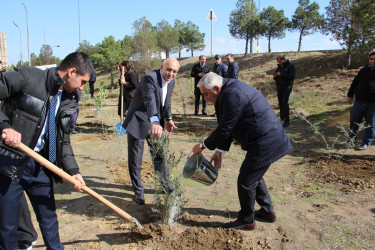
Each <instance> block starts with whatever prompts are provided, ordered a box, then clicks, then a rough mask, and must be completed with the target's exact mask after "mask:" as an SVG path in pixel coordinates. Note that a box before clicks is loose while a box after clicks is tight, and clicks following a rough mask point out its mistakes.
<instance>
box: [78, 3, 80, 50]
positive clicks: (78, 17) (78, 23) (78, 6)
mask: <svg viewBox="0 0 375 250" xmlns="http://www.w3.org/2000/svg"><path fill="white" fill-rule="evenodd" d="M78 35H79V45H81V18H80V14H79V0H78Z"/></svg>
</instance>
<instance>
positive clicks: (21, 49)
mask: <svg viewBox="0 0 375 250" xmlns="http://www.w3.org/2000/svg"><path fill="white" fill-rule="evenodd" d="M13 23H14V25H15V26H16V27H17V28H18V29H19V30H20V54H21V65H23V61H22V34H21V29H20V27H18V25H17V24H16V23H15V22H14V21H13Z"/></svg>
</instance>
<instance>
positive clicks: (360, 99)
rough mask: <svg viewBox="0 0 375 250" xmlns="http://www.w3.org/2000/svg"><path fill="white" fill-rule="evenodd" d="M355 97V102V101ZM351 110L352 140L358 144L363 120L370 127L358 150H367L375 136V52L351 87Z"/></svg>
mask: <svg viewBox="0 0 375 250" xmlns="http://www.w3.org/2000/svg"><path fill="white" fill-rule="evenodd" d="M354 96H355V101H354ZM353 101H354V104H353V107H352V108H351V110H350V133H349V134H350V138H351V140H353V142H354V144H355V143H356V142H357V134H358V128H359V124H360V123H362V120H363V118H364V119H365V121H366V124H367V125H368V127H367V128H366V129H365V133H364V135H363V138H362V143H361V145H360V146H359V147H358V148H357V150H366V149H367V148H368V146H370V144H371V142H372V139H373V138H374V136H375V50H373V51H371V52H370V54H369V64H368V65H367V66H365V67H364V68H362V69H361V70H360V71H359V72H358V74H357V75H356V77H354V80H353V82H352V84H351V85H350V88H349V91H348V102H349V104H352V103H353Z"/></svg>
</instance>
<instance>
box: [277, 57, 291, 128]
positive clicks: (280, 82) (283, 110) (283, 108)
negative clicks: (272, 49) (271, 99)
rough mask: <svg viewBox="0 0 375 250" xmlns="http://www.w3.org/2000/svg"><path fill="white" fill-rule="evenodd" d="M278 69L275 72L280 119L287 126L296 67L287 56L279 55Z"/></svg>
mask: <svg viewBox="0 0 375 250" xmlns="http://www.w3.org/2000/svg"><path fill="white" fill-rule="evenodd" d="M276 62H277V69H276V70H275V72H274V74H273V79H274V80H275V82H276V90H277V99H278V100H279V107H280V119H281V122H282V124H283V127H284V128H286V127H288V126H289V124H290V118H289V96H290V93H291V92H292V88H293V82H294V78H295V77H296V68H295V67H294V65H293V64H292V63H291V62H289V60H287V59H286V58H285V56H280V55H279V56H277V57H276Z"/></svg>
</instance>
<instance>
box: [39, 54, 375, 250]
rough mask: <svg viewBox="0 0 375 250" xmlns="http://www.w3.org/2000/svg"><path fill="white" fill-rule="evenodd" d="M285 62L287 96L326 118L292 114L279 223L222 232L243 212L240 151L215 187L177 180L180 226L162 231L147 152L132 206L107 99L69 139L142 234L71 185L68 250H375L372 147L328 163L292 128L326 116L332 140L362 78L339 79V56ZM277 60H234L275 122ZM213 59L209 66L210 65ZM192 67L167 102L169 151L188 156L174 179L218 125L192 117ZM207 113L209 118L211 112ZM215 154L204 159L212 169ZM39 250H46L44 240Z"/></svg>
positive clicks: (278, 196) (88, 174)
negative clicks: (142, 201)
mask: <svg viewBox="0 0 375 250" xmlns="http://www.w3.org/2000/svg"><path fill="white" fill-rule="evenodd" d="M287 57H288V58H289V59H290V60H291V61H292V62H293V63H295V65H296V68H297V71H298V76H297V80H296V82H295V86H294V89H293V94H294V95H296V96H297V95H300V94H301V93H302V94H303V95H304V96H305V97H304V98H307V97H309V96H310V97H311V96H313V97H316V98H321V99H322V107H319V108H321V110H322V111H321V112H318V113H316V112H315V113H312V114H310V113H311V112H312V111H311V110H312V109H311V105H312V104H311V105H310V104H307V105H306V106H298V107H296V106H293V105H291V107H292V110H291V113H292V121H291V125H290V127H289V128H287V129H286V130H287V133H288V135H289V137H290V139H291V141H292V144H293V150H292V152H291V153H290V154H289V155H287V156H286V157H284V158H283V159H281V160H280V161H278V162H276V163H274V164H273V165H272V166H271V168H270V169H269V171H268V172H267V173H266V175H265V177H264V178H265V180H266V183H267V186H268V188H269V190H270V193H271V195H272V200H273V203H274V207H275V211H276V213H277V221H276V222H275V223H266V222H261V221H257V225H256V229H255V230H253V231H244V230H232V229H223V228H222V225H223V223H225V222H228V221H230V220H234V219H235V218H236V216H237V211H238V210H239V202H238V198H237V190H236V181H237V175H238V171H239V166H240V164H241V162H242V160H243V158H244V155H245V153H244V152H243V151H242V150H241V149H240V147H239V145H236V143H234V145H232V147H231V150H230V151H229V152H227V153H226V154H225V158H224V159H223V164H222V165H223V167H222V169H221V170H220V171H219V177H218V179H217V181H216V182H215V183H214V184H212V185H211V186H204V185H202V184H200V183H197V182H194V181H192V180H188V179H183V178H181V179H180V180H181V184H182V187H183V189H184V195H185V197H186V199H187V202H186V203H185V204H184V205H183V207H182V212H181V215H180V217H179V218H178V220H177V221H175V222H174V223H173V224H171V225H166V224H163V223H161V222H160V219H159V218H158V216H157V215H156V214H154V213H153V211H152V207H153V205H154V170H153V166H152V163H151V157H150V155H149V153H148V150H147V146H146V148H145V153H144V158H143V162H142V181H143V183H144V185H145V198H146V205H144V206H141V205H138V204H137V203H135V202H134V201H132V198H133V191H132V188H131V183H130V178H129V173H128V167H127V143H126V140H127V139H126V135H117V134H116V128H115V126H116V124H117V123H119V118H118V117H117V105H116V102H117V98H109V99H107V100H106V105H105V106H104V108H103V112H102V115H101V118H95V117H93V111H92V110H93V106H81V112H80V115H79V118H78V130H79V131H80V133H79V134H75V135H72V144H73V147H74V152H75V155H76V159H77V161H78V163H79V165H80V167H81V172H82V175H83V176H84V178H85V181H86V184H87V186H88V187H90V188H92V189H93V190H95V191H96V192H97V193H99V194H101V195H103V196H104V197H105V198H107V199H108V200H110V201H111V202H112V203H114V204H115V205H117V206H119V207H120V208H122V209H123V210H124V211H126V212H127V213H129V214H130V215H131V216H133V217H135V218H137V219H138V220H139V222H140V223H141V224H142V225H143V226H144V228H145V229H139V228H137V227H136V226H135V225H134V224H133V223H129V222H128V221H125V220H124V219H122V218H121V217H119V216H117V215H116V213H115V212H113V211H112V210H110V209H109V208H107V207H106V206H104V205H103V204H101V203H100V202H98V201H97V200H95V199H93V198H92V197H90V196H89V195H87V194H81V193H77V192H75V191H74V190H73V188H72V187H71V185H70V184H67V183H64V184H58V185H56V187H55V192H56V203H57V208H58V210H57V213H58V216H59V225H60V237H61V240H62V242H63V244H64V246H65V248H66V249H306V248H307V249H323V248H328V249H331V248H334V249H351V248H355V249H373V246H374V245H375V240H374V238H373V235H375V220H374V219H375V205H374V195H375V189H374V186H375V166H374V152H375V148H374V146H370V147H369V148H368V149H367V150H366V151H355V150H353V149H350V150H343V149H340V150H338V151H337V152H339V154H340V153H342V157H341V158H336V157H333V156H331V154H330V152H329V150H326V149H325V147H324V144H323V143H322V140H321V139H320V138H319V136H317V135H315V134H314V132H313V131H312V129H311V128H310V127H309V125H308V124H306V123H305V122H303V121H301V120H300V119H298V115H300V114H304V115H305V116H306V117H307V118H308V119H309V120H311V121H314V120H318V119H319V117H321V116H326V117H327V118H326V119H325V120H324V122H323V123H322V124H320V128H321V129H322V131H323V132H324V135H325V136H326V137H327V140H331V139H332V138H336V136H337V134H339V131H338V128H337V124H338V122H341V123H342V124H344V125H345V126H346V127H347V125H348V117H349V114H348V113H349V108H350V107H349V106H348V105H347V104H346V103H345V101H346V92H347V89H348V88H349V85H350V83H351V81H352V79H353V77H354V76H355V74H356V72H358V69H359V68H356V69H352V70H345V69H343V66H342V65H343V63H344V62H345V57H344V56H343V55H342V54H335V53H323V52H306V53H299V54H297V53H290V54H288V55H287ZM274 58H275V55H274V54H265V55H252V56H244V57H236V61H237V62H238V63H239V65H240V69H241V73H240V79H241V80H243V81H245V82H248V83H250V84H252V85H254V86H256V87H257V88H258V89H260V90H261V91H262V92H263V94H264V95H265V96H266V97H267V99H268V100H269V102H270V103H271V105H272V107H273V108H274V109H275V112H276V113H278V108H277V100H276V97H275V90H274V87H273V85H272V84H273V81H272V78H271V76H270V73H272V70H273V69H274V67H275V61H274ZM211 59H212V58H211V57H209V58H208V62H209V63H210V62H211V61H213V60H211ZM197 60H198V59H197V58H188V59H184V60H182V61H181V65H182V67H181V72H180V73H179V74H180V77H179V78H178V79H177V85H179V84H180V85H182V86H183V88H178V87H176V88H175V93H174V95H173V103H172V105H173V108H174V113H175V114H177V115H175V116H174V120H175V123H176V125H177V127H178V128H177V129H176V130H175V131H174V133H172V135H171V136H170V151H171V152H172V153H174V154H176V155H179V153H180V152H183V153H185V156H184V159H182V161H181V163H180V164H179V165H178V167H177V169H175V170H174V171H173V174H172V175H173V176H181V174H182V168H183V165H184V163H185V161H186V160H185V158H186V157H187V155H188V154H189V152H190V151H191V148H192V147H193V146H194V145H195V144H196V143H198V142H200V141H201V140H202V139H204V138H205V137H206V136H207V135H208V134H209V133H210V131H212V130H213V129H214V128H215V126H216V119H215V117H211V116H193V115H192V114H193V108H194V107H193V106H194V104H193V99H192V98H191V96H192V92H191V86H188V85H187V84H188V82H189V81H188V78H187V77H186V75H188V72H189V71H190V69H191V67H192V65H193V63H195V62H196V61H197ZM358 64H359V63H358ZM358 66H359V65H358ZM99 79H100V78H99ZM185 90H186V92H185V93H182V92H183V91H185ZM189 91H190V92H189ZM117 92H118V90H114V93H117ZM181 96H185V98H181ZM188 96H189V97H188ZM89 103H93V100H89ZM309 106H310V107H309ZM324 107H329V108H324ZM319 108H318V109H319ZM208 112H209V114H212V113H214V110H213V107H212V105H211V104H209V105H208ZM359 137H360V138H361V135H360V136H359ZM340 140H341V141H343V140H345V138H342V139H340ZM211 153H212V152H209V151H204V155H205V156H206V158H208V159H209V157H210V156H211ZM34 222H35V219H34ZM34 224H35V225H37V223H36V222H35V223H34ZM39 235H40V234H39ZM35 248H36V249H42V248H45V246H44V244H43V240H42V238H41V235H40V236H39V239H38V241H37V244H36V246H35Z"/></svg>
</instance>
